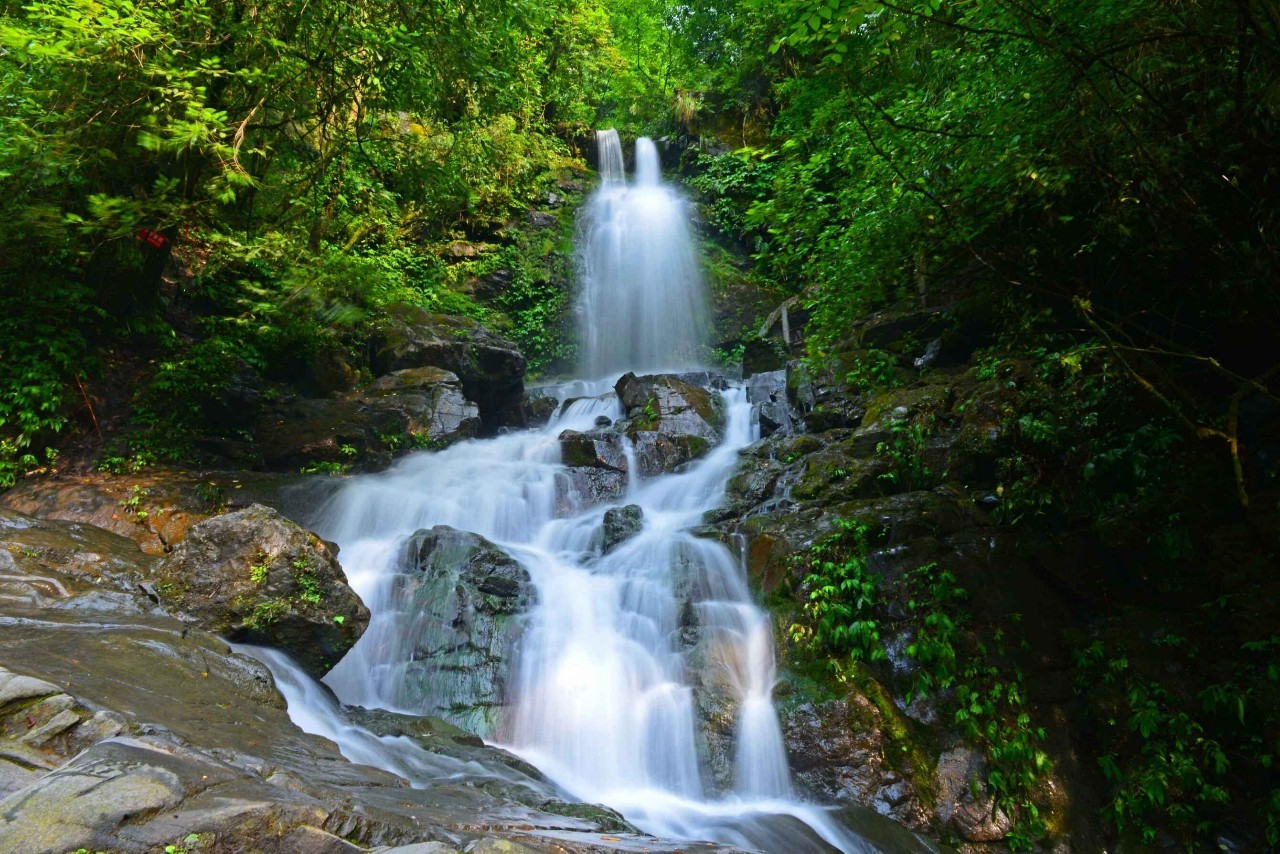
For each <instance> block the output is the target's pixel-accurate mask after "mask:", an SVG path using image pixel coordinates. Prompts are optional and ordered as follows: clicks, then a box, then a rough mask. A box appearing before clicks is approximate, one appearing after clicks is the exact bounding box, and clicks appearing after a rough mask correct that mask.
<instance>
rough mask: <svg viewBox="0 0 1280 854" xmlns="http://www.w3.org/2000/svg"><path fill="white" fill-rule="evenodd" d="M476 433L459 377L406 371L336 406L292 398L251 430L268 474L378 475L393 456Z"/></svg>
mask: <svg viewBox="0 0 1280 854" xmlns="http://www.w3.org/2000/svg"><path fill="white" fill-rule="evenodd" d="M479 428H480V410H479V408H478V407H477V406H476V404H474V403H472V402H471V401H470V400H468V399H467V398H466V396H465V395H464V394H463V390H462V384H461V383H460V381H459V379H458V377H457V376H456V375H455V374H452V373H450V372H449V371H446V370H443V369H442V368H434V367H420V368H406V369H404V370H399V371H394V372H392V373H390V374H387V375H385V376H382V377H379V378H378V379H377V380H375V381H374V382H373V384H371V385H370V386H368V387H367V388H365V389H364V390H362V391H359V392H353V393H351V394H348V395H345V396H343V397H338V398H325V399H312V398H297V399H294V400H290V401H286V402H283V403H280V404H277V405H276V406H274V407H272V408H271V409H269V410H268V411H267V412H265V413H264V414H263V415H262V417H261V418H259V419H258V422H257V426H256V428H255V438H256V440H257V444H256V450H257V452H258V453H259V454H260V455H261V458H262V461H263V463H264V464H265V465H266V466H267V467H268V468H273V469H279V468H285V469H297V468H304V469H317V470H321V469H328V470H339V469H342V470H345V469H347V468H351V467H354V466H360V467H363V468H370V467H379V466H382V465H385V464H387V463H388V462H390V460H391V457H392V455H393V454H395V453H396V452H397V451H405V450H411V449H413V448H422V447H430V448H439V447H443V446H445V445H449V444H451V443H453V442H457V441H459V440H462V439H468V438H470V437H472V436H474V435H475V434H476V432H477V431H478V429H479Z"/></svg>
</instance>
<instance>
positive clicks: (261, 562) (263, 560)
mask: <svg viewBox="0 0 1280 854" xmlns="http://www.w3.org/2000/svg"><path fill="white" fill-rule="evenodd" d="M270 569H271V555H269V554H267V553H266V552H264V551H259V552H258V553H257V554H256V555H254V559H253V563H251V564H249V577H250V578H252V579H253V583H254V584H261V583H262V582H264V581H266V580H267V572H268V571H269V570H270Z"/></svg>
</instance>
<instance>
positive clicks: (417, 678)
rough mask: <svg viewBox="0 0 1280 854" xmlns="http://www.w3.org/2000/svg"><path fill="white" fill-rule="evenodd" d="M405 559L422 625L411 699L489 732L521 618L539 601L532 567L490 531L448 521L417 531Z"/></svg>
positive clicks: (409, 599)
mask: <svg viewBox="0 0 1280 854" xmlns="http://www.w3.org/2000/svg"><path fill="white" fill-rule="evenodd" d="M405 562H406V569H407V571H408V573H409V576H410V580H409V582H408V583H409V585H411V589H409V590H406V591H405V596H406V605H405V607H406V608H407V609H408V610H409V612H410V613H412V614H414V615H415V618H414V620H415V622H414V626H415V630H416V631H415V638H416V640H415V648H414V650H413V653H412V659H413V661H412V663H411V664H410V665H409V668H408V671H407V673H406V679H405V681H406V683H407V684H406V688H407V690H408V692H409V693H408V695H407V696H406V700H407V701H408V702H410V703H411V704H412V707H413V708H416V709H420V710H421V711H422V712H423V713H425V714H435V715H440V716H442V717H445V718H447V719H449V720H453V721H455V722H459V723H462V724H463V725H466V726H468V727H469V728H470V729H472V730H477V729H478V730H480V731H483V732H488V731H489V727H490V726H491V725H492V724H493V723H494V722H495V720H496V717H497V714H498V712H499V711H500V710H501V708H502V706H503V704H504V703H505V702H506V686H507V681H508V678H509V675H510V669H511V664H512V656H513V653H514V645H515V643H516V640H517V637H518V635H517V633H518V630H519V626H520V623H519V619H518V618H519V616H520V615H521V614H524V613H525V612H527V611H528V609H529V608H530V607H531V606H532V604H533V601H534V595H535V594H534V588H533V584H532V583H531V582H530V580H529V573H528V572H527V571H526V570H525V569H524V567H522V566H520V564H519V563H517V562H516V561H515V560H514V559H512V558H511V557H510V556H509V555H508V554H506V552H504V551H502V550H501V549H499V548H498V547H497V546H495V545H494V544H493V543H491V542H489V541H488V540H486V539H485V538H484V537H481V536H479V535H477V534H471V533H468V532H466V531H459V530H456V529H454V528H450V527H448V526H446V525H437V526H436V527H434V528H431V529H430V530H421V531H418V532H417V533H415V534H414V535H413V536H411V537H410V538H409V541H408V543H407V544H406V547H405Z"/></svg>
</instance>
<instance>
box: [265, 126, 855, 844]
mask: <svg viewBox="0 0 1280 854" xmlns="http://www.w3.org/2000/svg"><path fill="white" fill-rule="evenodd" d="M600 163H601V171H602V184H601V187H600V189H599V190H598V191H597V193H596V195H595V197H594V198H593V199H592V200H591V202H590V204H589V205H588V207H587V210H586V213H585V222H584V228H583V240H584V241H585V244H584V246H583V248H582V256H583V259H584V265H583V271H582V272H583V276H584V281H583V284H582V301H581V307H582V311H583V324H584V342H585V345H586V359H585V362H586V364H585V367H586V370H587V371H588V376H590V377H600V378H603V379H589V380H584V381H579V382H575V383H572V384H566V385H564V386H561V387H558V388H555V389H550V391H551V392H552V393H554V394H555V395H556V396H557V397H558V398H560V399H561V400H562V401H566V402H565V403H563V404H562V405H561V406H560V407H559V410H558V412H557V414H556V415H555V416H554V417H553V418H552V420H551V423H550V424H549V425H548V426H546V427H545V428H541V429H534V430H527V431H523V432H515V433H510V434H507V435H502V436H498V437H494V438H490V439H483V440H473V441H468V442H464V443H461V444H458V445H455V446H453V447H450V448H448V449H446V450H443V451H439V452H420V453H415V454H412V455H410V456H409V457H407V458H405V459H404V460H402V461H401V462H400V463H399V464H397V465H396V466H395V467H393V468H392V469H391V470H389V471H386V472H384V473H381V474H375V475H368V476H362V477H356V478H352V479H351V480H349V481H347V482H346V483H345V485H344V486H343V487H342V488H341V490H340V491H339V492H338V493H337V494H336V495H335V497H333V498H332V499H331V500H330V501H329V502H328V503H327V504H326V505H325V506H324V507H323V508H322V509H321V510H320V511H319V513H318V515H317V516H316V517H315V518H314V519H312V520H310V521H311V523H312V525H313V526H314V527H315V528H316V530H317V531H318V532H319V533H320V534H321V535H322V536H324V537H326V538H328V539H331V540H334V541H335V542H337V543H338V544H339V546H340V548H341V552H340V553H341V559H342V563H343V566H344V569H345V571H346V573H347V576H348V579H349V581H350V583H351V586H352V587H353V588H354V589H355V590H356V592H357V593H359V594H360V596H361V598H362V599H363V600H364V602H365V603H366V604H367V605H368V607H369V609H370V611H371V614H372V619H371V622H370V625H369V628H368V630H367V631H366V632H365V634H364V636H363V637H362V638H361V640H360V641H359V643H358V644H357V645H356V646H355V648H354V649H353V650H352V651H351V652H350V653H348V655H347V656H346V658H344V659H343V660H342V661H341V662H340V663H339V664H338V666H337V667H335V668H334V669H333V671H331V673H330V674H329V675H328V676H327V677H326V679H325V681H326V682H327V683H328V685H329V686H330V687H331V688H332V689H333V691H334V693H336V695H337V697H338V698H339V699H340V700H341V701H342V702H343V703H346V704H350V705H363V706H368V707H381V708H386V709H390V710H393V711H400V712H406V713H410V714H427V713H430V714H442V713H445V714H447V710H448V709H449V708H450V700H451V698H452V697H454V696H456V695H457V694H458V692H459V691H460V690H461V689H462V688H465V687H467V686H466V680H468V679H474V678H476V674H475V673H474V672H450V673H445V672H438V673H432V674H431V676H430V678H425V677H424V676H423V674H424V670H423V669H422V664H423V663H422V662H420V661H417V660H416V654H415V650H417V649H419V648H420V647H421V640H422V637H423V635H424V633H430V632H432V631H436V630H438V627H433V626H431V625H424V624H423V621H422V619H421V614H420V613H419V612H417V611H415V610H414V608H413V607H411V606H412V602H413V601H414V600H413V595H414V592H415V585H416V584H417V583H418V582H417V581H416V580H415V578H414V572H413V570H412V568H411V567H409V568H406V566H405V564H404V559H403V555H404V552H405V543H406V540H407V539H408V538H409V537H410V535H412V534H413V533H414V532H415V531H418V530H420V529H423V528H431V527H432V526H436V525H449V526H452V527H454V528H457V529H460V530H463V531H470V532H474V533H476V534H479V535H481V536H483V537H485V538H487V539H488V540H490V541H492V542H493V543H495V544H497V545H498V546H499V547H500V548H501V549H502V550H503V551H505V552H506V553H507V554H509V555H511V556H512V557H514V558H515V559H516V560H517V561H519V563H520V565H521V566H523V567H524V568H525V569H526V570H527V571H528V573H529V576H530V580H531V582H532V585H533V586H534V588H535V589H536V603H535V604H534V605H533V606H532V609H531V611H529V613H528V614H527V615H526V616H525V618H524V623H523V626H522V633H521V637H520V642H519V644H518V651H517V655H516V659H515V665H514V668H513V671H512V672H511V673H510V675H509V679H508V685H507V697H506V702H505V703H504V704H503V705H502V706H501V708H499V709H497V710H496V711H495V713H494V715H493V716H491V717H483V716H482V717H472V718H467V719H464V720H460V721H459V722H460V723H463V724H465V725H469V726H471V727H472V728H474V729H477V730H479V731H481V733H482V734H483V735H484V736H485V737H486V738H487V739H489V740H490V741H491V742H493V743H498V744H500V745H501V746H503V747H506V748H507V749H509V750H511V751H512V752H515V753H517V754H518V755H520V756H522V757H523V758H525V759H527V760H528V761H529V762H531V763H533V764H534V765H536V766H537V767H538V768H539V769H540V770H542V771H543V772H544V773H545V774H546V775H547V776H548V777H549V778H551V779H552V780H553V781H554V782H555V783H556V784H557V785H559V786H560V787H562V788H563V789H564V790H565V791H566V792H567V793H569V794H570V795H572V796H573V797H575V798H578V799H581V800H583V801H586V802H590V803H602V804H605V805H608V806H610V807H613V808H615V809H617V810H618V811H619V812H621V813H622V814H623V815H624V816H626V818H627V819H628V820H629V821H631V822H632V823H634V824H635V825H636V826H637V827H640V828H641V829H643V830H645V831H646V832H649V833H653V834H655V835H657V836H661V837H668V838H675V839H711V840H716V841H720V842H724V843H727V844H732V845H738V846H741V847H743V848H746V849H749V850H762V851H779V852H782V851H786V852H803V851H818V850H826V849H825V848H824V846H826V845H829V846H833V847H835V848H838V849H840V850H842V851H874V850H878V849H877V848H875V847H874V846H872V845H871V844H870V843H867V842H864V841H862V840H860V839H858V838H855V837H854V836H853V835H852V834H851V833H849V832H848V831H846V830H844V829H842V828H841V827H840V826H839V825H838V824H837V823H836V822H834V821H833V820H832V819H831V818H830V815H829V812H828V811H826V810H824V809H823V808H821V807H818V806H814V805H811V804H806V803H803V802H801V801H800V800H798V799H797V798H796V797H795V796H794V794H793V792H792V787H791V782H790V775H789V772H788V768H787V760H786V753H785V750H784V748H783V741H782V735H781V731H780V727H779V721H778V717H777V714H776V712H775V708H774V704H773V701H772V697H771V694H772V691H773V688H774V684H775V680H776V675H775V664H774V650H773V639H772V638H773V626H772V623H771V620H770V618H769V615H768V614H767V613H765V612H764V611H763V610H762V609H761V608H759V607H757V606H756V605H755V604H754V603H753V601H752V597H751V595H750V592H749V590H748V587H747V581H746V573H745V568H744V565H743V563H742V561H741V559H740V557H739V556H738V555H736V554H735V553H734V552H733V551H731V550H730V549H728V548H726V547H725V546H724V545H722V544H721V543H720V542H718V541H716V540H711V539H706V538H702V537H698V536H695V535H694V534H693V533H691V529H693V528H694V527H695V526H698V525H700V524H701V522H702V517H703V514H704V513H705V512H706V511H707V510H710V509H712V508H714V507H715V506H716V505H717V504H718V503H719V502H720V501H721V500H722V499H723V496H724V490H725V484H726V482H727V480H728V478H729V476H730V475H731V474H732V472H733V471H734V468H735V466H736V461H737V457H738V452H739V451H740V450H741V449H742V448H743V447H745V446H746V445H748V444H749V443H751V442H753V441H755V440H756V439H758V438H759V429H758V427H757V426H753V423H752V422H753V419H752V411H751V405H750V403H748V401H747V395H746V391H745V389H744V388H743V387H742V386H741V385H737V386H735V385H732V384H731V385H730V386H729V387H728V388H727V390H724V391H722V392H720V393H721V394H722V396H723V398H724V403H725V411H726V413H727V419H726V426H725V428H724V437H723V440H722V441H721V442H720V444H719V445H718V446H717V447H715V448H714V449H713V450H712V451H711V452H710V453H709V454H708V455H707V456H705V457H704V458H703V459H702V460H700V461H698V462H697V463H696V464H693V465H691V466H687V467H685V468H684V470H682V471H680V472H678V473H674V474H666V475H659V476H655V477H652V478H647V479H641V478H638V477H637V476H636V475H635V474H634V470H635V466H634V465H633V466H632V467H631V469H632V472H633V474H631V475H630V478H631V480H630V481H629V482H628V484H627V486H626V490H625V494H624V495H623V496H621V497H620V498H619V499H618V500H616V501H615V502H614V503H613V504H610V505H606V506H601V505H598V504H597V505H594V506H593V505H592V504H591V503H590V502H589V501H587V500H586V499H585V498H584V497H583V496H581V495H579V494H578V493H577V492H576V491H575V490H574V489H573V488H572V486H571V481H570V478H569V473H568V470H567V469H566V468H565V466H564V465H563V464H562V463H561V459H560V446H559V443H558V441H557V437H558V436H559V434H560V433H561V432H562V431H564V430H566V429H573V430H583V431H586V430H591V429H593V426H594V425H595V423H596V420H597V418H598V417H599V416H602V415H603V416H606V417H608V418H609V419H611V420H615V421H616V420H617V419H619V418H622V417H624V414H625V413H623V411H622V407H621V404H620V402H619V401H618V398H617V396H616V395H615V394H614V393H613V391H612V385H613V380H614V379H616V377H617V374H618V373H620V372H622V371H625V370H637V369H639V370H644V369H646V368H648V369H655V368H672V367H680V366H688V365H691V364H694V363H695V362H696V352H697V346H698V345H699V343H700V340H701V339H700V335H701V330H702V327H703V323H704V318H705V309H704V307H703V305H704V295H703V292H702V285H701V281H700V278H699V276H698V272H697V265H696V263H695V259H694V253H693V250H692V244H691V242H690V239H689V225H688V219H687V212H686V211H685V203H684V202H683V201H682V200H681V199H680V197H679V196H678V195H677V194H676V193H675V192H674V191H672V190H671V189H669V188H667V187H665V186H663V184H662V183H661V180H660V167H659V162H658V157H657V151H656V149H655V148H654V146H653V144H652V142H650V141H648V140H640V142H639V143H638V145H637V168H636V180H635V183H634V184H628V183H627V181H626V178H625V175H624V174H623V155H622V148H621V145H620V144H619V141H618V137H617V134H616V133H614V132H612V131H608V132H603V133H601V135H600ZM631 504H634V505H639V507H640V508H641V509H642V511H643V527H642V529H641V530H640V531H639V533H638V534H636V535H635V536H633V537H632V538H630V539H627V540H624V541H623V542H622V543H621V544H619V545H617V546H616V547H615V548H613V549H611V550H609V551H607V552H604V551H603V550H602V548H601V547H600V537H601V530H602V517H603V514H604V512H605V511H606V510H607V509H609V508H610V507H614V506H621V505H631ZM690 608H692V612H693V614H694V617H693V618H692V619H691V618H690V616H689V613H690ZM690 624H692V625H694V626H696V634H695V635H694V636H692V639H691V635H690V633H689V631H687V629H688V627H689V626H690ZM268 663H269V664H270V665H271V666H272V667H273V669H276V670H277V672H278V673H279V672H280V671H281V669H282V668H286V667H287V663H286V662H282V660H281V658H280V657H279V656H274V657H270V658H269V659H268ZM287 681H289V683H290V684H291V685H293V686H294V687H293V689H292V694H291V696H290V700H291V702H290V712H291V714H293V715H294V718H295V720H296V721H297V722H298V723H299V724H300V725H302V726H303V727H304V728H309V731H320V732H322V733H323V734H325V735H327V736H328V737H330V738H334V739H335V740H336V741H338V743H339V745H340V746H342V748H343V750H344V752H347V754H348V755H349V756H350V757H351V758H353V759H356V760H358V761H362V762H375V763H376V762H377V759H376V757H374V758H372V759H371V757H370V754H371V751H374V750H376V745H377V739H371V738H369V737H367V733H366V734H359V733H355V734H353V728H352V727H350V726H345V725H340V724H335V723H333V721H332V718H333V716H334V715H336V714H338V713H339V712H338V710H337V708H336V707H335V706H334V705H333V704H332V703H331V702H328V701H325V702H322V701H321V700H319V699H316V698H317V697H319V696H320V695H321V694H322V693H323V692H316V691H313V692H307V691H305V690H302V689H301V688H299V687H297V686H298V684H299V680H298V675H297V674H296V673H291V674H287ZM711 685H715V686H717V690H719V691H720V692H721V693H722V695H723V696H727V697H728V698H729V699H728V708H729V709H730V710H731V713H732V714H733V716H734V719H735V722H736V723H735V726H734V733H735V739H734V740H735V746H734V748H733V750H732V751H731V753H732V755H731V757H730V758H729V761H730V762H731V764H732V774H731V777H732V784H731V786H730V787H729V789H728V791H717V790H716V789H715V786H714V785H713V776H712V774H711V773H710V771H709V768H708V764H707V756H706V752H707V748H706V736H705V733H704V732H703V729H702V725H701V718H700V715H699V708H698V704H699V692H700V691H703V690H704V689H705V688H706V686H711ZM308 698H310V699H308ZM326 703H327V704H326ZM442 710H444V711H443V712H442ZM388 750H389V751H391V752H392V753H395V752H396V751H399V750H402V747H400V746H394V745H393V746H390V747H388ZM382 764H383V767H387V768H389V769H392V770H395V771H396V772H397V773H402V774H403V773H410V772H406V771H405V770H404V769H405V768H406V767H410V766H407V765H406V763H405V761H404V760H403V758H402V757H400V758H397V757H396V756H393V755H390V754H389V755H388V757H387V759H386V761H385V762H384V763H382ZM780 816H781V817H785V816H792V817H795V818H798V819H800V822H796V821H794V820H793V819H787V820H786V821H781V822H780V821H776V820H775V819H777V818H778V817H780ZM771 817H772V818H771ZM762 827H764V828H766V829H765V830H762V829H761V828H762ZM797 828H799V829H798V830H797Z"/></svg>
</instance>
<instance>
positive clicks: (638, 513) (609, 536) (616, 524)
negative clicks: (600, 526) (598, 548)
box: [604, 504, 644, 554]
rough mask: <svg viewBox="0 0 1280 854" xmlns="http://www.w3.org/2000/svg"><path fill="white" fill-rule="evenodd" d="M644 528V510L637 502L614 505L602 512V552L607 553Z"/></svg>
mask: <svg viewBox="0 0 1280 854" xmlns="http://www.w3.org/2000/svg"><path fill="white" fill-rule="evenodd" d="M643 528H644V510H642V509H641V508H640V505H638V504H628V505H626V506H625V507H614V508H611V509H609V510H606V511H605V514H604V552H605V554H608V553H609V552H611V551H613V550H614V549H615V548H617V547H618V545H619V544H620V543H622V542H624V541H626V540H629V539H631V538H632V537H634V536H635V535H636V534H638V533H640V531H641V530H642V529H643Z"/></svg>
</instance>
